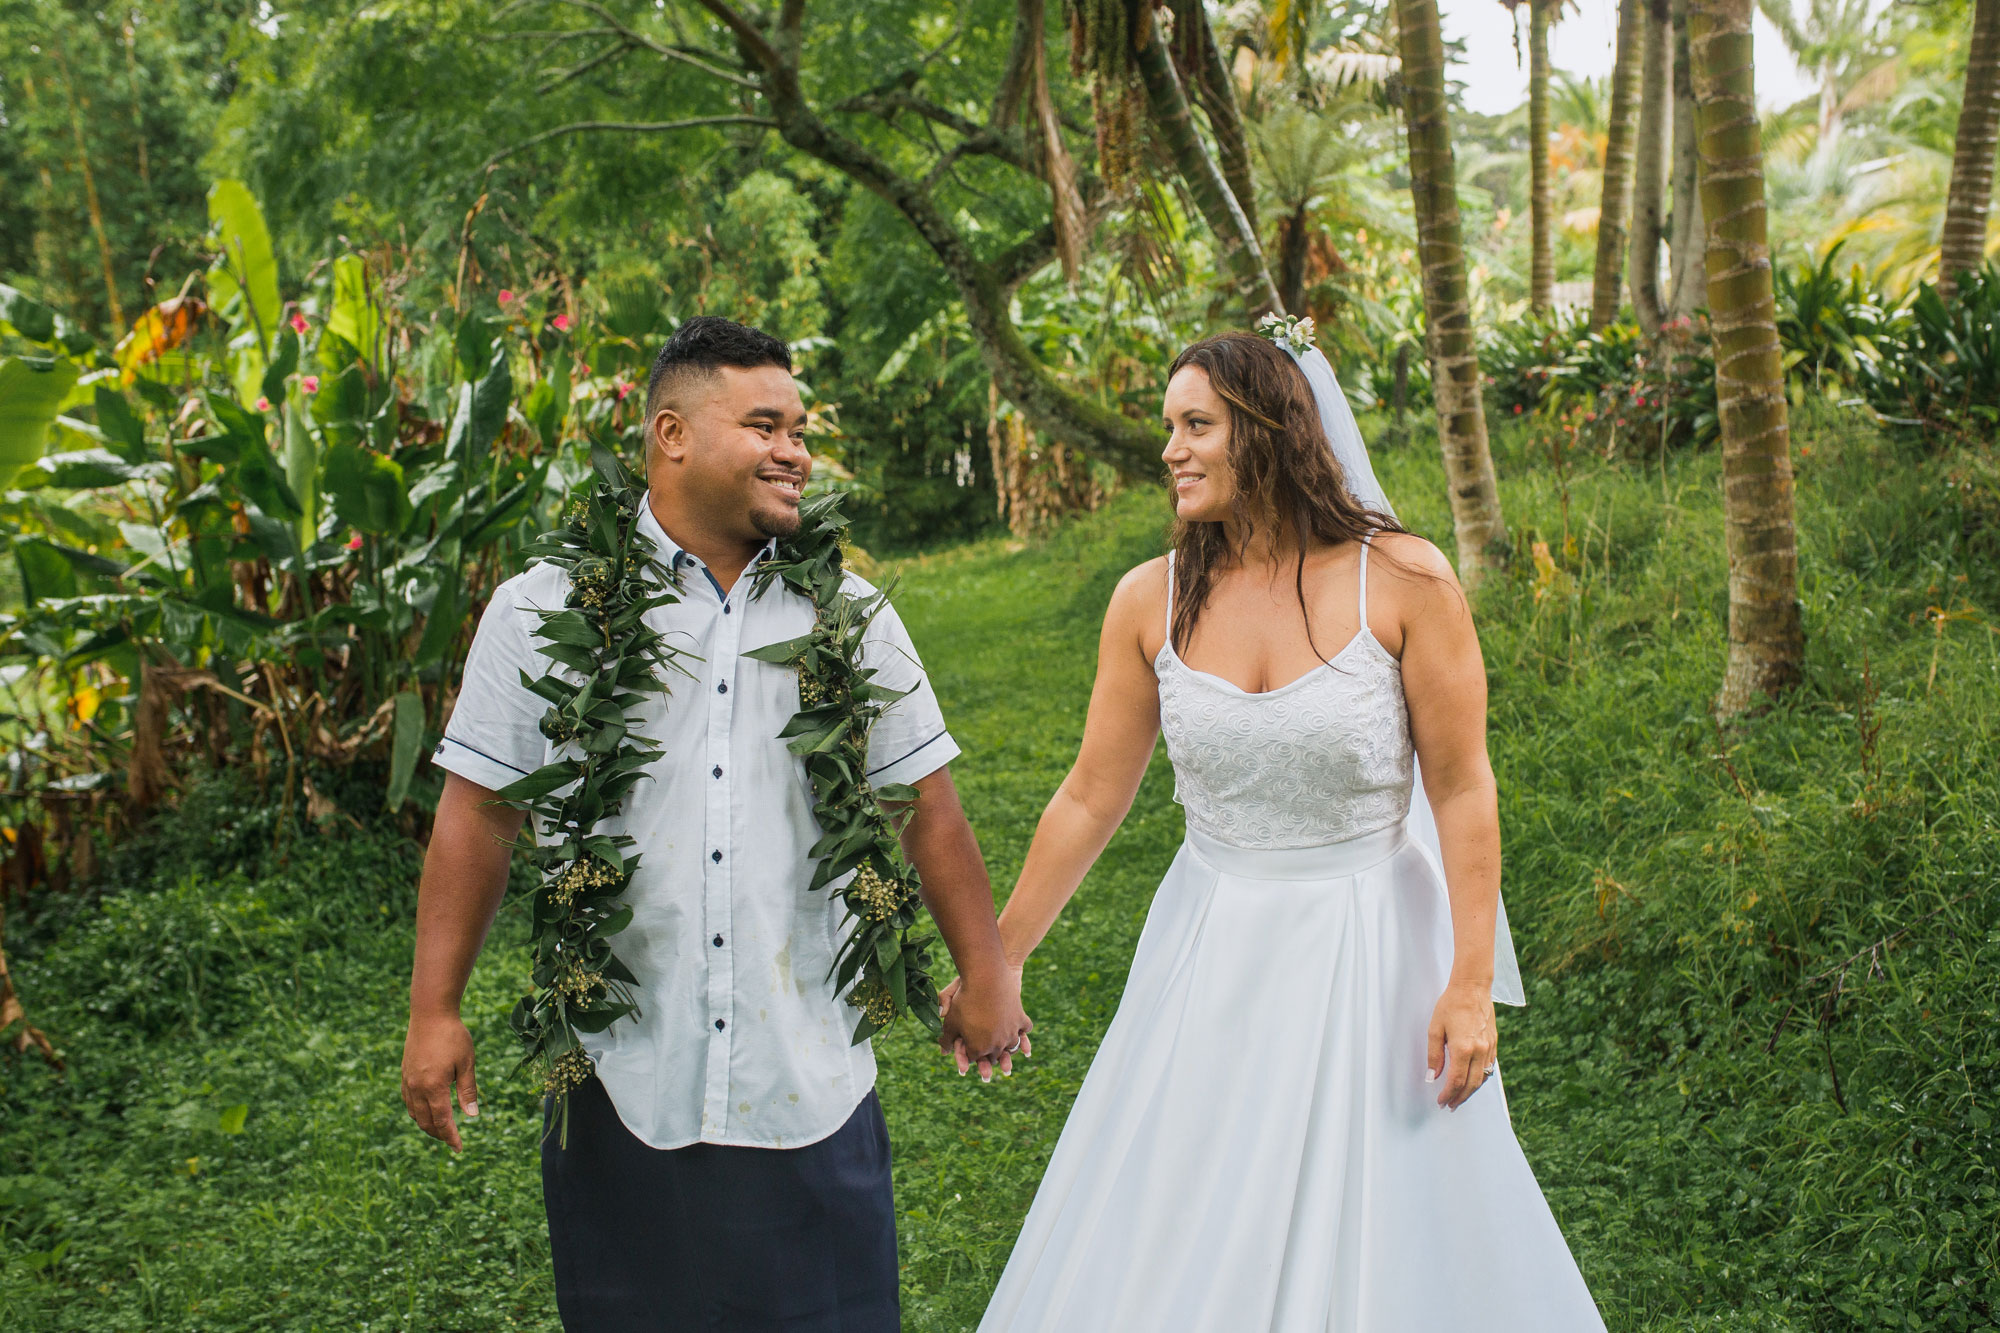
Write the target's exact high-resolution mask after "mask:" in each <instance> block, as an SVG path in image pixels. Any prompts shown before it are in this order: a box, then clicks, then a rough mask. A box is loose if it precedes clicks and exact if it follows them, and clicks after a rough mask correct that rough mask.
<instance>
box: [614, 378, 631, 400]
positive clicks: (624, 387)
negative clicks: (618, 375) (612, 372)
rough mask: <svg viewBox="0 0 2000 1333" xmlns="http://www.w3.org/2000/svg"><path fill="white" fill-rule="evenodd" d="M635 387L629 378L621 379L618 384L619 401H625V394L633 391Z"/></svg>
mask: <svg viewBox="0 0 2000 1333" xmlns="http://www.w3.org/2000/svg"><path fill="white" fill-rule="evenodd" d="M634 387H635V386H634V385H633V384H632V383H631V382H630V381H628V380H619V381H618V384H617V389H618V401H619V402H621V403H622V402H624V401H625V395H626V394H628V393H630V392H632V390H633V388H634Z"/></svg>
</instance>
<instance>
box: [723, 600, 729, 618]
mask: <svg viewBox="0 0 2000 1333" xmlns="http://www.w3.org/2000/svg"><path fill="white" fill-rule="evenodd" d="M722 614H723V615H725V616H726V615H728V614H729V603H727V602H724V603H723V604H722Z"/></svg>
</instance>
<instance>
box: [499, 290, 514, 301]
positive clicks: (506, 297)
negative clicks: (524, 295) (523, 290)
mask: <svg viewBox="0 0 2000 1333" xmlns="http://www.w3.org/2000/svg"><path fill="white" fill-rule="evenodd" d="M513 299H514V293H512V292H510V291H508V290H507V289H506V288H505V287H502V288H501V289H500V304H501V305H506V304H507V303H508V302H509V301H511V300H513Z"/></svg>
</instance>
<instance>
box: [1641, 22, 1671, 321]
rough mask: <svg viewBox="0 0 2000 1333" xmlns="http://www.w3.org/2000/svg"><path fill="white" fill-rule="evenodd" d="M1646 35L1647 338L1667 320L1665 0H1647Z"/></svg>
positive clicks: (1643, 178) (1667, 48) (1643, 179)
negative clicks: (1663, 280) (1663, 271)
mask: <svg viewBox="0 0 2000 1333" xmlns="http://www.w3.org/2000/svg"><path fill="white" fill-rule="evenodd" d="M1641 15H1642V17H1643V18H1644V20H1645V25H1646V34H1645V41H1644V43H1643V50H1644V55H1645V58H1644V60H1642V61H1641V62H1640V63H1641V74H1640V79H1639V150H1638V153H1637V154H1636V156H1635V159H1634V165H1633V172H1634V175H1633V180H1632V262H1631V270H1632V309H1633V311H1634V313H1636V314H1637V315H1638V317H1639V327H1640V328H1641V329H1642V330H1644V331H1645V334H1646V336H1647V337H1648V338H1651V337H1654V336H1656V335H1657V334H1658V333H1659V331H1660V325H1661V324H1663V323H1665V322H1666V317H1665V315H1664V313H1663V308H1664V305H1665V302H1664V301H1663V299H1662V297H1661V292H1660V246H1661V244H1662V243H1663V242H1664V241H1665V239H1666V193H1667V145H1668V131H1669V129H1670V128H1671V127H1672V124H1673V115H1674V103H1673V86H1672V84H1673V80H1672V68H1671V66H1672V62H1673V44H1672V15H1671V14H1669V13H1668V10H1667V0H1644V3H1643V4H1642V5H1641Z"/></svg>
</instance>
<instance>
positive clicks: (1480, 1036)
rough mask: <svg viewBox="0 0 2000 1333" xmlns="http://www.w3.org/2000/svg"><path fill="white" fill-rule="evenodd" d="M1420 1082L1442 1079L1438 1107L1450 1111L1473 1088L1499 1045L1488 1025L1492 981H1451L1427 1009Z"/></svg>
mask: <svg viewBox="0 0 2000 1333" xmlns="http://www.w3.org/2000/svg"><path fill="white" fill-rule="evenodd" d="M1430 1048H1431V1049H1430V1059H1429V1064H1428V1067H1427V1069H1426V1071H1425V1073H1424V1081H1425V1082H1426V1083H1435V1082H1438V1081H1439V1080H1442V1081H1443V1083H1444V1087H1443V1089H1442V1090H1440V1091H1439V1093H1438V1105H1439V1106H1442V1107H1445V1108H1446V1109H1447V1110H1452V1111H1456V1110H1457V1109H1458V1108H1459V1107H1461V1106H1463V1105H1464V1104H1465V1099H1466V1098H1468V1097H1470V1096H1471V1095H1472V1094H1473V1093H1475V1092H1477V1091H1479V1088H1480V1085H1481V1084H1483V1083H1485V1082H1486V1076H1487V1073H1488V1071H1489V1070H1490V1069H1491V1068H1492V1067H1493V1063H1494V1060H1495V1058H1496V1057H1497V1055H1498V1053H1499V1050H1500V1045H1499V1036H1498V1034H1497V1033H1496V1032H1495V1031H1494V1023H1493V984H1492V983H1491V982H1490V981H1487V982H1474V981H1453V982H1452V983H1451V984H1449V985H1447V986H1446V987H1445V988H1444V994H1443V995H1440V996H1439V997H1438V1002H1437V1007H1436V1008H1435V1009H1433V1010H1432V1011H1431V1032H1430Z"/></svg>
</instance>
